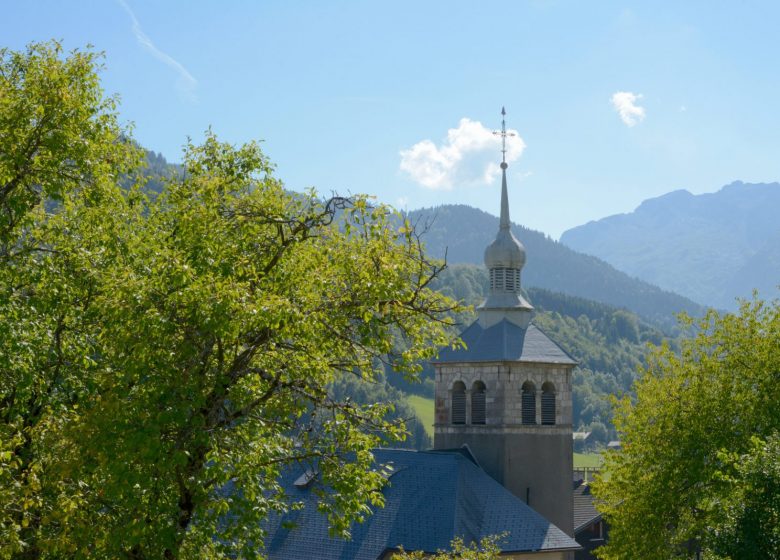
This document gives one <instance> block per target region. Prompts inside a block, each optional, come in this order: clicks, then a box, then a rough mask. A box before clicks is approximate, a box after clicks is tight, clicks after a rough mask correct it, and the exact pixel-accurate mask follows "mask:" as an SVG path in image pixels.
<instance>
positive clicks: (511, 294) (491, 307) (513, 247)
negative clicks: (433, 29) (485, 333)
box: [478, 107, 533, 327]
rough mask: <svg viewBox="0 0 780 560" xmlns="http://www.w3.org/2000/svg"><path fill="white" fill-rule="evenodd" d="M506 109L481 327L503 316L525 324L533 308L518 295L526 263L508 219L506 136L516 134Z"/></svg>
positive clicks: (502, 116)
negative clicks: (497, 209)
mask: <svg viewBox="0 0 780 560" xmlns="http://www.w3.org/2000/svg"><path fill="white" fill-rule="evenodd" d="M505 117H506V109H504V108H503V107H502V108H501V131H495V132H493V134H495V135H497V136H499V135H500V136H501V218H500V220H499V226H498V233H497V234H496V238H495V240H494V241H493V243H491V244H490V245H488V246H487V248H486V249H485V266H487V268H488V271H489V272H490V292H489V294H488V297H487V299H486V300H485V301H484V302H483V303H482V305H480V306H479V307H478V312H479V321H480V323H481V324H482V325H483V327H488V326H490V325H493V324H495V323H497V322H499V321H501V320H503V319H507V320H509V321H511V322H512V323H515V324H517V325H520V326H521V327H526V326H528V323H529V321H530V320H531V312H532V310H533V307H532V306H531V304H530V303H528V302H527V301H526V300H525V299H523V296H522V295H520V272H521V270H522V268H523V265H524V264H525V247H523V244H522V243H520V241H518V240H517V238H516V237H515V236H514V235H513V234H512V229H511V222H510V221H509V195H508V192H507V191H508V189H507V185H506V168H507V167H509V164H507V162H506V151H507V150H506V138H507V136H515V133H513V132H507V130H506V119H505Z"/></svg>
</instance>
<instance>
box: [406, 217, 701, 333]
mask: <svg viewBox="0 0 780 560" xmlns="http://www.w3.org/2000/svg"><path fill="white" fill-rule="evenodd" d="M405 215H406V217H407V219H408V220H409V221H410V222H411V223H412V224H413V225H415V226H416V227H417V229H418V230H420V231H421V232H422V233H423V236H422V239H423V242H424V243H425V245H426V248H427V250H428V252H429V254H431V255H432V256H434V257H436V258H444V257H446V259H447V261H448V262H451V263H470V264H478V265H482V263H483V252H484V250H485V247H487V245H488V244H489V243H490V242H491V241H492V240H493V238H494V237H495V234H496V232H497V231H498V221H499V220H498V217H496V216H493V215H492V214H489V213H487V212H484V211H482V210H479V209H477V208H473V207H471V206H467V205H465V204H447V205H441V206H438V207H434V208H422V209H417V210H412V211H409V212H407V213H406V214H405ZM512 231H513V233H514V234H515V236H516V237H517V238H518V239H519V240H520V241H521V242H522V243H523V245H525V248H526V254H527V262H526V265H525V267H524V268H523V280H522V282H523V285H526V286H535V287H540V288H544V289H547V290H552V291H558V292H561V293H564V294H568V295H572V296H577V297H582V298H586V299H591V300H594V301H597V302H601V303H606V304H609V305H613V306H616V307H624V308H626V309H629V310H631V311H634V312H636V313H638V314H639V315H641V316H643V317H645V318H647V319H650V320H652V321H653V322H654V323H656V324H657V325H660V326H663V328H664V329H665V330H666V331H667V332H669V331H670V330H673V329H674V327H675V325H676V314H677V313H679V312H681V311H685V312H687V313H689V314H691V315H701V314H702V313H703V312H704V307H703V306H701V305H698V304H696V303H695V302H693V301H691V300H689V299H687V298H684V297H682V296H680V295H678V294H675V293H672V292H669V291H664V290H662V289H661V288H658V287H657V286H654V285H652V284H650V283H648V282H644V281H642V280H638V279H636V278H631V277H630V276H629V275H627V274H625V273H624V272H620V271H618V270H617V269H615V268H614V267H613V266H611V265H609V264H607V263H606V262H604V261H603V260H601V259H599V258H597V257H594V256H591V255H586V254H583V253H581V252H577V251H575V250H573V249H571V248H569V247H567V246H565V245H563V244H562V243H559V242H558V241H555V240H553V239H552V238H550V237H549V236H548V235H545V234H544V233H542V232H539V231H535V230H532V229H529V228H526V227H523V226H521V225H518V224H515V223H513V224H512Z"/></svg>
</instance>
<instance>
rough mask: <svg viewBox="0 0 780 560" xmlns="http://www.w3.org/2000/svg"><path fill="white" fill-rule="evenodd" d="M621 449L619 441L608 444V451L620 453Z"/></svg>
mask: <svg viewBox="0 0 780 560" xmlns="http://www.w3.org/2000/svg"><path fill="white" fill-rule="evenodd" d="M620 447H621V446H620V441H618V440H615V441H610V442H609V443H608V444H607V449H612V450H614V451H620Z"/></svg>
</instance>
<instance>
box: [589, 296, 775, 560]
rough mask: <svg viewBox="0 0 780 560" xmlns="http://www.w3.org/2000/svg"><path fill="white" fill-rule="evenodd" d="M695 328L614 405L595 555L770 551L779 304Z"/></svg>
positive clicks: (748, 308) (748, 307)
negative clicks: (604, 532) (615, 439)
mask: <svg viewBox="0 0 780 560" xmlns="http://www.w3.org/2000/svg"><path fill="white" fill-rule="evenodd" d="M691 323H692V321H690V320H688V321H687V322H686V326H690V325H691ZM696 326H697V328H698V333H697V334H696V335H695V336H694V337H692V338H690V339H686V340H684V341H683V343H682V348H681V351H680V352H679V353H677V352H674V351H672V350H671V349H670V348H669V347H666V346H662V347H660V348H658V349H656V350H655V351H653V352H652V353H651V355H650V357H649V362H648V365H647V367H646V368H645V371H644V372H643V374H642V376H641V378H640V380H639V382H638V383H637V387H636V399H635V400H632V399H630V398H628V397H624V398H622V399H620V400H616V402H615V405H616V415H615V424H616V426H617V428H618V430H619V432H620V433H621V440H622V444H623V446H622V450H621V451H620V452H611V453H608V454H607V456H606V470H607V471H608V472H609V474H610V477H609V479H608V480H601V481H600V482H598V483H597V484H596V485H595V487H594V492H595V493H596V495H597V496H598V499H599V500H600V502H601V506H600V507H601V509H602V511H603V512H604V513H605V515H606V517H607V520H608V521H609V523H610V525H611V529H610V542H609V543H608V544H607V546H605V547H603V548H600V549H599V551H600V557H602V558H607V559H614V558H637V557H641V558H649V559H652V558H659V559H660V558H675V557H686V556H687V555H689V554H690V551H691V550H695V549H696V548H701V549H702V550H703V551H704V553H705V557H709V558H719V557H723V558H748V557H750V558H776V557H778V555H779V554H780V549H779V548H778V542H780V540H778V532H777V527H778V524H777V520H778V516H780V494H779V493H778V489H780V486H778V480H780V479H779V478H778V470H777V465H778V464H779V463H778V442H777V437H778V436H777V434H778V430H779V429H780V373H778V372H780V302H777V301H775V302H773V303H771V304H767V303H763V302H761V301H757V300H754V301H750V302H743V303H742V305H741V308H740V311H739V313H738V314H725V315H719V314H718V313H716V312H714V311H712V312H710V313H709V314H708V315H707V316H706V317H705V318H704V319H702V320H701V321H700V322H698V324H696ZM747 543H750V545H748V544H747ZM740 550H741V551H740ZM750 551H752V552H750Z"/></svg>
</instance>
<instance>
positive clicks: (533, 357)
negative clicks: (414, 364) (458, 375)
mask: <svg viewBox="0 0 780 560" xmlns="http://www.w3.org/2000/svg"><path fill="white" fill-rule="evenodd" d="M460 337H461V339H462V340H463V342H464V344H465V345H466V348H461V349H457V350H453V349H451V348H445V349H443V350H442V351H441V352H439V358H438V359H437V360H434V361H435V362H438V363H445V362H508V361H511V362H535V363H554V364H571V365H576V364H577V361H576V360H575V359H574V358H572V357H571V356H570V355H569V354H567V353H566V352H565V351H564V350H563V349H562V348H561V347H560V346H558V345H557V344H556V343H555V342H553V341H552V340H550V338H549V337H548V336H547V335H546V334H544V332H543V331H542V330H541V329H540V328H539V327H537V326H536V325H534V324H530V325H528V327H527V328H523V327H520V326H518V325H516V324H514V323H512V322H510V321H508V320H507V319H502V320H501V321H500V322H498V323H496V324H495V325H492V326H490V327H488V328H486V329H485V328H482V326H481V325H480V324H479V321H475V322H474V323H472V324H471V325H470V326H469V327H468V328H467V329H466V330H465V331H463V332H462V333H461V335H460Z"/></svg>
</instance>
